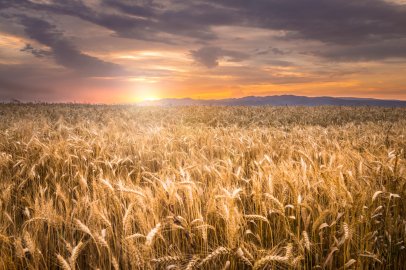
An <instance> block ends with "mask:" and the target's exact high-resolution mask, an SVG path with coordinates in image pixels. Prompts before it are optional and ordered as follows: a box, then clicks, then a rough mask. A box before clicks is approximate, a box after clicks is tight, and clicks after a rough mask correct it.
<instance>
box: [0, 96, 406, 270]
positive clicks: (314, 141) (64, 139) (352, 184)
mask: <svg viewBox="0 0 406 270" xmlns="http://www.w3.org/2000/svg"><path fill="white" fill-rule="evenodd" d="M405 129H406V108H376V107H359V108H356V107H341V106H325V107H324V106H319V107H302V106H299V107H289V106H287V107H271V106H266V107H243V106H239V107H217V106H206V107H204V106H185V107H175V106H165V107H139V106H130V105H128V106H127V105H117V106H106V105H89V104H43V103H39V104H1V105H0V179H1V180H0V269H36V270H37V269H38V270H39V269H64V270H78V269H100V270H104V269H114V270H119V269H168V270H169V269H172V270H175V269H187V270H192V269H201V270H204V269H220V270H221V269H230V270H231V269H233V270H234V269H246V270H249V269H254V270H260V269H261V270H262V269H404V268H405V267H404V264H405V262H406V251H405V250H406V249H405V246H406V244H405V241H406V231H405V229H406V213H405V210H406V208H405V203H406V201H405V199H406V186H405V184H406V170H405V169H406V168H405V167H406V162H405V158H406V154H405V151H406V138H405V135H406V132H405Z"/></svg>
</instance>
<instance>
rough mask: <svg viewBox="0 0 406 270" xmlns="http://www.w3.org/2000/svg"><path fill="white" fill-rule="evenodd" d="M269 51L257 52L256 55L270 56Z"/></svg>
mask: <svg viewBox="0 0 406 270" xmlns="http://www.w3.org/2000/svg"><path fill="white" fill-rule="evenodd" d="M268 53H269V51H261V52H257V53H256V54H255V55H264V54H268Z"/></svg>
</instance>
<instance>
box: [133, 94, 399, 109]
mask: <svg viewBox="0 0 406 270" xmlns="http://www.w3.org/2000/svg"><path fill="white" fill-rule="evenodd" d="M138 105H141V106H162V105H172V106H180V105H228V106H267V105H271V106H286V105H288V106H297V105H303V106H319V105H343V106H357V107H359V106H381V107H406V101H402V100H386V99H374V98H354V97H339V98H336V97H306V96H294V95H280V96H266V97H256V96H247V97H242V98H229V99H210V100H202V99H192V98H182V99H176V98H164V99H159V100H144V101H142V102H140V103H138Z"/></svg>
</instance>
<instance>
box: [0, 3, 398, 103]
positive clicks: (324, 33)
mask: <svg viewBox="0 0 406 270" xmlns="http://www.w3.org/2000/svg"><path fill="white" fill-rule="evenodd" d="M282 94H293V95H306V96H334V97H368V98H369V97H372V98H382V99H400V100H406V0H405V1H402V0H193V1H192V0H189V1H185V0H171V1H170V0H157V1H153V0H139V1H137V0H132V1H130V0H85V1H81V0H0V101H10V100H11V99H17V100H20V101H46V102H73V101H76V102H92V103H125V102H139V101H142V100H145V99H148V98H184V97H190V98H196V99H197V98H200V99H222V98H230V97H231V98H238V97H243V96H250V95H255V96H267V95H282Z"/></svg>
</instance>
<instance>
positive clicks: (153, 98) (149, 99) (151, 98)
mask: <svg viewBox="0 0 406 270" xmlns="http://www.w3.org/2000/svg"><path fill="white" fill-rule="evenodd" d="M144 100H148V101H154V100H159V98H156V97H149V98H146V99H144Z"/></svg>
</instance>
